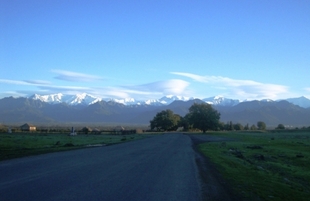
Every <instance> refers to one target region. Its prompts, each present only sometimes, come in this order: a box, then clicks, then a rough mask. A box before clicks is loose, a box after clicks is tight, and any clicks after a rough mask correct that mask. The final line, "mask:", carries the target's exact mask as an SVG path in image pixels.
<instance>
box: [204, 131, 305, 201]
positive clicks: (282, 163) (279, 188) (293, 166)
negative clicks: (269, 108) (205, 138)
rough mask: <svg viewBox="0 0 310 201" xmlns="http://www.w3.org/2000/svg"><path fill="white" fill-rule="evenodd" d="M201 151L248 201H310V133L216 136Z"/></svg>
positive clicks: (227, 134) (233, 133) (228, 134)
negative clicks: (224, 137)
mask: <svg viewBox="0 0 310 201" xmlns="http://www.w3.org/2000/svg"><path fill="white" fill-rule="evenodd" d="M211 135H221V136H227V137H229V138H230V139H233V141H225V142H223V141H222V142H208V143H204V144H201V145H199V148H200V150H201V151H202V152H203V153H204V154H205V155H206V156H208V157H209V158H210V159H211V160H212V161H213V162H214V163H215V164H216V165H217V167H218V169H219V171H220V172H221V174H222V175H223V176H224V177H225V178H227V179H228V181H229V182H230V183H231V185H232V186H233V187H234V188H235V190H236V191H237V192H239V193H240V194H241V196H243V197H244V199H245V200H279V201H280V200H281V201H283V200H309V197H310V133H309V132H295V133H294V132H282V133H270V132H269V133H268V132H266V133H250V132H249V133H241V132H227V133H212V134H211Z"/></svg>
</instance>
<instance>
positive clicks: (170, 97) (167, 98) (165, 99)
mask: <svg viewBox="0 0 310 201" xmlns="http://www.w3.org/2000/svg"><path fill="white" fill-rule="evenodd" d="M193 99H194V98H192V97H191V98H189V97H184V96H173V95H168V96H164V97H162V98H160V99H158V102H160V103H161V104H163V105H169V104H170V103H172V102H173V101H176V100H180V101H189V100H193Z"/></svg>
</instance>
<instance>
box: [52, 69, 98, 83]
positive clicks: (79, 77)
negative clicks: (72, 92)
mask: <svg viewBox="0 0 310 201" xmlns="http://www.w3.org/2000/svg"><path fill="white" fill-rule="evenodd" d="M51 72H53V73H56V74H58V75H57V76H56V77H55V78H56V79H59V80H65V81H70V82H93V81H96V80H102V79H103V78H101V77H99V76H96V75H89V74H84V73H77V72H72V71H65V70H51Z"/></svg>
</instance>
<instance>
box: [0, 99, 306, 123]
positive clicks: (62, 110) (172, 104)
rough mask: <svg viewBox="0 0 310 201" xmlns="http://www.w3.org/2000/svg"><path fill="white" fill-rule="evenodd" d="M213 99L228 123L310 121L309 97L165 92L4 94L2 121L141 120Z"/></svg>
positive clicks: (182, 110)
mask: <svg viewBox="0 0 310 201" xmlns="http://www.w3.org/2000/svg"><path fill="white" fill-rule="evenodd" d="M202 102H205V103H209V104H212V106H213V107H214V108H215V109H216V110H218V111H219V112H220V113H221V119H220V120H221V121H222V122H224V123H226V122H228V121H232V122H233V123H241V124H243V125H245V124H250V125H252V124H256V123H257V121H264V122H265V123H266V124H267V126H269V127H272V126H277V125H278V124H280V123H282V124H284V125H290V126H307V127H308V126H310V100H309V99H307V98H305V97H300V98H290V99H287V100H277V101H273V100H260V101H258V100H254V101H239V100H234V99H228V98H224V97H220V96H214V97H210V98H205V99H196V98H187V97H182V96H165V97H162V98H160V99H158V100H145V101H137V100H135V99H100V98H96V97H94V96H91V95H89V94H78V95H74V96H72V95H63V94H52V95H44V96H41V95H37V94H35V95H33V96H30V97H28V98H25V97H20V98H13V97H6V98H3V99H0V123H3V124H12V123H14V124H16V123H25V122H28V123H41V124H44V123H55V124H57V123H70V122H83V123H84V124H87V123H100V124H102V125H104V124H111V123H113V124H141V125H142V124H143V125H148V124H149V121H150V120H151V119H153V117H154V116H155V115H156V114H157V113H158V112H160V111H162V110H166V109H171V110H172V111H173V112H174V113H176V114H179V115H181V116H184V115H185V114H186V113H187V112H188V109H189V107H190V106H191V105H192V104H194V103H202Z"/></svg>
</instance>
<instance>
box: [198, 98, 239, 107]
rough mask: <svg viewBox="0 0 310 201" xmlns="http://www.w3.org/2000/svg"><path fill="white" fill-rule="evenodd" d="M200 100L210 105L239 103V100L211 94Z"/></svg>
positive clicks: (233, 104)
mask: <svg viewBox="0 0 310 201" xmlns="http://www.w3.org/2000/svg"><path fill="white" fill-rule="evenodd" d="M202 100H203V101H204V102H206V103H208V104H211V105H221V106H235V105H237V104H239V103H240V101H239V100H234V99H228V98H224V97H222V96H213V97H210V98H205V99H202Z"/></svg>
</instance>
